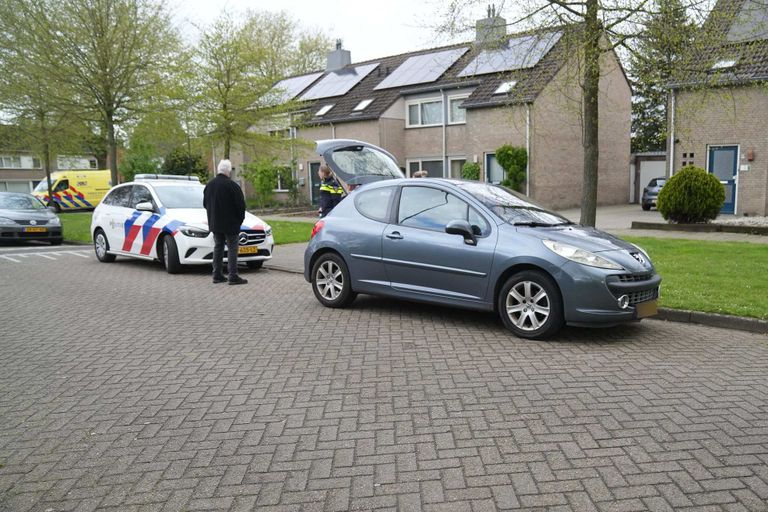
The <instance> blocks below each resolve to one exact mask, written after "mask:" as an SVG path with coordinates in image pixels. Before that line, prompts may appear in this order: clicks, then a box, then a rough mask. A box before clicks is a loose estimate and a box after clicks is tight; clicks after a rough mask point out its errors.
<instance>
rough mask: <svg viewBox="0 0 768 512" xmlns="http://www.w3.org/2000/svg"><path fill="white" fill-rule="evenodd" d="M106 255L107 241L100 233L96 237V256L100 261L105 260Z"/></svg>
mask: <svg viewBox="0 0 768 512" xmlns="http://www.w3.org/2000/svg"><path fill="white" fill-rule="evenodd" d="M106 254H107V240H106V239H105V238H104V235H103V234H101V233H99V234H97V235H96V256H98V257H99V259H103V258H104V256H105V255H106Z"/></svg>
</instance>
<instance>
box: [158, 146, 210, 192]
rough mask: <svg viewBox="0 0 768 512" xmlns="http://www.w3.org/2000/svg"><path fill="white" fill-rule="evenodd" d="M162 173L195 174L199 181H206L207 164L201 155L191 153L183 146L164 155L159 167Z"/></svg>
mask: <svg viewBox="0 0 768 512" xmlns="http://www.w3.org/2000/svg"><path fill="white" fill-rule="evenodd" d="M160 170H161V171H162V172H163V174H176V175H179V176H197V177H198V178H200V182H201V183H205V182H206V181H208V166H207V165H205V161H204V160H203V157H202V156H201V155H193V154H192V153H190V152H189V151H187V150H186V149H184V148H181V147H179V148H174V149H172V150H171V152H170V153H168V156H166V157H165V160H164V161H163V165H162V167H161V168H160Z"/></svg>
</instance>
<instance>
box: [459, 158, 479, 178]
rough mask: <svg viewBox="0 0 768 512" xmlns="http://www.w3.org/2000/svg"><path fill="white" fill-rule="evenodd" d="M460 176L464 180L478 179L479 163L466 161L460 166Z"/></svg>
mask: <svg viewBox="0 0 768 512" xmlns="http://www.w3.org/2000/svg"><path fill="white" fill-rule="evenodd" d="M461 177H462V178H463V179H465V180H475V181H478V180H479V179H480V164H478V163H476V162H467V163H465V164H464V165H463V166H462V167H461Z"/></svg>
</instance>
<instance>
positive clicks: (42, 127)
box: [37, 112, 54, 206]
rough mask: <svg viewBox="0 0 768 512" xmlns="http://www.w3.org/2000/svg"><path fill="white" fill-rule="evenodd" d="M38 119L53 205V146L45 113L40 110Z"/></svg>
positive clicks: (47, 181) (50, 199)
mask: <svg viewBox="0 0 768 512" xmlns="http://www.w3.org/2000/svg"><path fill="white" fill-rule="evenodd" d="M37 120H38V121H39V122H40V135H42V136H43V145H42V149H43V154H42V157H43V170H44V171H45V181H46V183H48V206H53V204H54V201H53V183H52V182H51V146H50V144H49V143H48V130H47V128H46V126H45V113H44V112H39V113H38V115H37Z"/></svg>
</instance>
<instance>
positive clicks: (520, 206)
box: [459, 182, 573, 226]
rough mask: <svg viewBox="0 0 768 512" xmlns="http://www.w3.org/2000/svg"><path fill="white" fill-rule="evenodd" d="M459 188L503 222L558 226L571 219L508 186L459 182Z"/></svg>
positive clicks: (568, 222) (567, 222) (517, 224)
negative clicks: (549, 209)
mask: <svg viewBox="0 0 768 512" xmlns="http://www.w3.org/2000/svg"><path fill="white" fill-rule="evenodd" d="M459 188H461V189H462V190H464V191H466V192H468V193H469V194H472V196H474V197H475V199H477V200H478V201H480V202H481V203H483V204H484V205H485V206H486V207H487V208H488V209H489V210H491V211H492V212H493V213H495V214H496V215H498V216H499V217H501V219H502V220H504V222H507V223H509V224H512V225H516V226H559V225H563V224H573V223H572V222H571V221H569V220H568V219H566V218H565V217H563V216H562V215H559V214H557V213H554V212H550V211H548V210H547V209H546V208H544V207H543V206H541V205H540V204H537V203H536V202H534V201H532V200H531V199H530V198H528V197H526V196H524V195H522V194H519V193H517V192H514V191H512V190H510V189H508V188H505V187H500V186H498V185H489V184H485V183H473V182H461V183H460V184H459Z"/></svg>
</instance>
